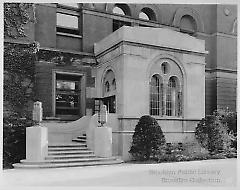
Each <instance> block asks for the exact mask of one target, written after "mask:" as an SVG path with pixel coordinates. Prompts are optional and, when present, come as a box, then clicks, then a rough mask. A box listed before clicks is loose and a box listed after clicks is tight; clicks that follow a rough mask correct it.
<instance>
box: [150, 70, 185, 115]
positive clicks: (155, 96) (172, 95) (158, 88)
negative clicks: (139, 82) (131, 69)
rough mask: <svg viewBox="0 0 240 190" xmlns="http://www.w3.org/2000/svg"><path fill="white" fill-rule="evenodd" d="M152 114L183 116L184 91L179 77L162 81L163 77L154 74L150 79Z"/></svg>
mask: <svg viewBox="0 0 240 190" xmlns="http://www.w3.org/2000/svg"><path fill="white" fill-rule="evenodd" d="M150 115H155V116H164V115H165V116H176V117H180V116H182V91H181V87H180V84H179V79H178V78H177V77H175V76H174V77H170V79H169V80H168V83H166V84H163V83H162V77H161V76H160V75H158V74H156V75H153V76H152V78H151V81H150Z"/></svg>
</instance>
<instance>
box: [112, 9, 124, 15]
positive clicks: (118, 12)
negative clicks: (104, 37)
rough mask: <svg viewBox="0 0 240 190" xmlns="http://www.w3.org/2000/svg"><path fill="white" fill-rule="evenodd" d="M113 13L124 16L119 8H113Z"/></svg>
mask: <svg viewBox="0 0 240 190" xmlns="http://www.w3.org/2000/svg"><path fill="white" fill-rule="evenodd" d="M113 13H114V14H119V15H125V13H124V11H123V10H122V9H121V8H119V7H114V8H113Z"/></svg>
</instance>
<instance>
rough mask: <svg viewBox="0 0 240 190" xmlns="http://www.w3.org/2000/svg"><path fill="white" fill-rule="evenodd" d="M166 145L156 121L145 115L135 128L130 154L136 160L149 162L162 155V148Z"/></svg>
mask: <svg viewBox="0 0 240 190" xmlns="http://www.w3.org/2000/svg"><path fill="white" fill-rule="evenodd" d="M164 144H165V137H164V135H163V132H162V130H161V127H160V126H159V125H158V123H157V121H156V119H154V118H153V117H151V116H148V115H145V116H142V117H141V118H140V120H139V122H138V124H137V125H136V127H135V132H134V134H133V141H132V146H131V149H130V151H129V153H130V154H131V155H132V156H133V159H135V160H149V159H150V157H151V158H155V157H157V156H158V154H161V146H163V145H164Z"/></svg>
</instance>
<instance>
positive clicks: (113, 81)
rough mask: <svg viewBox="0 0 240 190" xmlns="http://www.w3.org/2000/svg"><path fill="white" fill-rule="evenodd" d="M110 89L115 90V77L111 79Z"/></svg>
mask: <svg viewBox="0 0 240 190" xmlns="http://www.w3.org/2000/svg"><path fill="white" fill-rule="evenodd" d="M112 89H113V90H116V79H115V78H114V79H113V80H112Z"/></svg>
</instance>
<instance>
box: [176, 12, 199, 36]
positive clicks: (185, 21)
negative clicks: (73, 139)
mask: <svg viewBox="0 0 240 190" xmlns="http://www.w3.org/2000/svg"><path fill="white" fill-rule="evenodd" d="M180 31H181V32H184V33H188V34H191V35H192V34H194V33H195V32H196V31H197V24H196V21H195V20H194V18H193V17H192V16H190V15H184V16H183V17H182V18H181V21H180Z"/></svg>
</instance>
